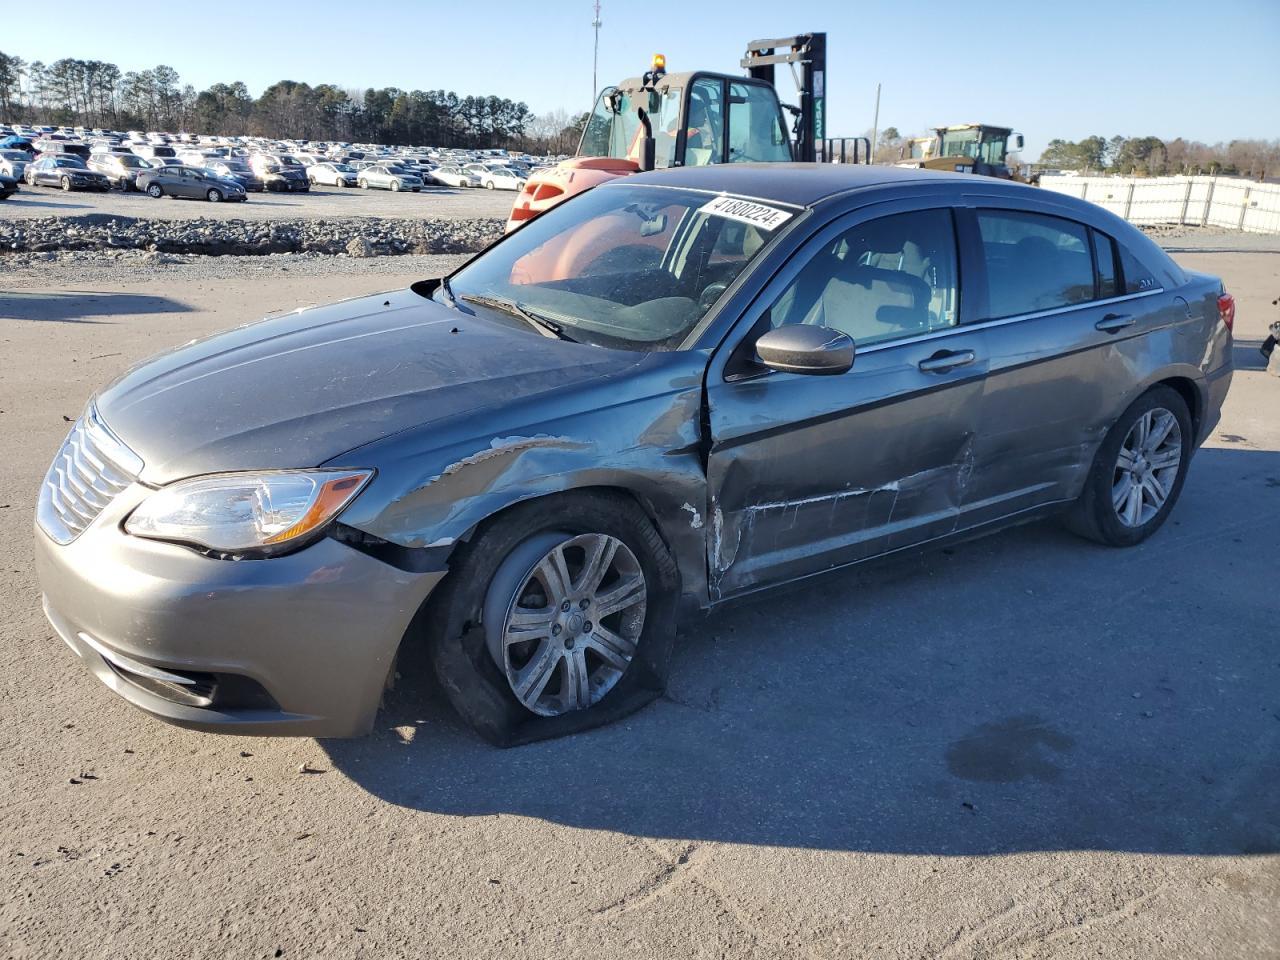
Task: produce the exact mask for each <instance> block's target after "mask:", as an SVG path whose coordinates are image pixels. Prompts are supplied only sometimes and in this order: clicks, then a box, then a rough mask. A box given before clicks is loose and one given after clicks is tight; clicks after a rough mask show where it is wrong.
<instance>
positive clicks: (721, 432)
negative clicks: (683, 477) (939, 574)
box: [707, 201, 986, 598]
mask: <svg viewBox="0 0 1280 960" xmlns="http://www.w3.org/2000/svg"><path fill="white" fill-rule="evenodd" d="M935 202H937V201H935ZM874 209H875V211H876V212H875V213H871V212H868V211H867V210H862V211H858V212H857V213H854V214H850V215H847V216H845V217H843V218H841V219H838V220H836V221H835V222H834V223H831V224H830V225H828V226H826V227H825V228H823V229H821V230H820V231H819V232H818V233H817V234H816V235H815V236H814V237H813V238H812V239H811V240H810V241H808V242H807V243H806V245H805V246H804V247H803V248H802V249H801V250H800V251H798V252H797V254H796V255H795V256H794V257H792V258H791V260H790V261H789V262H788V265H787V266H785V267H784V268H783V269H782V270H781V271H780V272H779V273H778V275H777V276H776V277H775V278H774V279H773V280H772V281H771V282H770V283H769V285H768V286H766V288H765V289H764V290H763V292H762V294H761V296H760V297H759V298H757V300H756V304H755V305H754V306H753V307H752V308H751V310H752V312H749V313H748V314H747V316H745V317H744V318H743V320H742V321H741V322H740V323H739V325H738V327H737V329H736V330H735V333H734V334H733V335H731V337H730V341H729V342H727V343H726V346H725V348H723V349H722V350H721V352H720V353H719V354H717V357H716V358H715V359H714V360H713V362H712V364H711V366H710V368H709V371H708V379H707V398H708V408H709V417H710V433H711V449H710V451H709V454H708V466H707V480H708V490H709V501H710V502H709V512H710V521H711V523H710V526H711V536H710V537H709V544H708V567H709V573H710V582H711V586H712V596H713V598H721V597H728V596H732V595H734V594H737V593H742V592H745V591H748V590H751V589H754V588H755V587H757V586H761V585H764V584H767V583H770V582H776V581H782V580H789V579H794V578H796V577H802V576H806V575H808V574H811V573H815V572H818V571H821V570H826V569H829V568H831V567H835V566H839V565H842V564H846V563H851V562H854V561H857V560H861V559H864V558H866V557H870V556H873V555H875V554H879V553H884V552H886V551H889V550H893V549H897V548H899V547H903V546H907V545H909V544H913V543H918V542H922V541H925V540H929V539H932V538H934V537H937V536H941V535H945V534H946V533H949V532H950V531H952V530H954V529H955V528H956V526H957V524H958V523H959V522H960V520H961V516H962V515H963V513H964V509H965V503H966V498H967V493H966V489H967V484H968V479H969V474H970V470H971V458H972V451H973V445H974V442H975V436H976V434H977V432H978V424H979V416H980V407H981V400H982V381H983V376H984V374H985V372H986V350H985V347H984V343H983V334H982V332H981V331H980V330H974V329H972V328H969V327H966V326H963V325H961V321H962V319H964V314H963V312H962V311H963V310H964V298H963V296H962V294H961V290H960V288H959V275H960V270H959V256H958V253H957V245H956V236H955V231H954V219H953V212H952V210H951V209H950V208H949V207H946V206H937V207H931V206H927V205H921V204H920V203H919V202H914V203H911V202H905V201H899V202H894V203H886V204H881V205H877V206H876V207H875V208H874ZM787 323H810V324H817V325H820V326H826V327H831V328H834V329H837V330H840V331H842V332H844V333H847V334H849V335H850V336H851V337H852V338H853V339H854V341H855V343H856V345H857V348H858V349H857V355H856V358H855V360H854V365H853V369H852V370H850V371H849V372H848V373H845V374H843V375H840V376H808V375H801V374H790V373H784V372H779V371H770V370H767V369H766V368H763V367H762V366H761V365H759V363H758V362H757V361H756V360H755V350H754V343H755V340H756V339H757V338H758V337H759V336H760V335H761V334H762V333H763V332H765V331H766V330H768V329H771V328H773V327H776V326H780V325H782V324H787ZM735 337H736V338H737V339H736V342H734V338H735Z"/></svg>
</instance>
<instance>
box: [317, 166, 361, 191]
mask: <svg viewBox="0 0 1280 960" xmlns="http://www.w3.org/2000/svg"><path fill="white" fill-rule="evenodd" d="M307 179H308V180H310V181H311V185H312V186H313V187H314V186H315V185H316V184H324V185H325V186H327V187H354V186H355V185H356V184H357V183H359V182H360V178H359V177H358V176H357V174H356V168H355V167H353V166H351V164H349V163H339V162H337V161H334V160H326V161H325V162H324V163H313V164H312V165H311V166H309V167H307Z"/></svg>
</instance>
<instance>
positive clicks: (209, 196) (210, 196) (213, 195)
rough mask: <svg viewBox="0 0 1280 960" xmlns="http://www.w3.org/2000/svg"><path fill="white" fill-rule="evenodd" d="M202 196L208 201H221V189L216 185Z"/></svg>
mask: <svg viewBox="0 0 1280 960" xmlns="http://www.w3.org/2000/svg"><path fill="white" fill-rule="evenodd" d="M204 196H205V199H206V200H208V201H209V202H210V203H221V202H222V191H221V190H218V189H217V188H216V187H215V188H214V189H212V190H210V191H209V192H208V193H206V194H205V195H204Z"/></svg>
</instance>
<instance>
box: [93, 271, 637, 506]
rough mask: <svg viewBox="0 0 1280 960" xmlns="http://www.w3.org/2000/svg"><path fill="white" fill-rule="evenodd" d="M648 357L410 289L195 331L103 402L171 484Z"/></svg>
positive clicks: (312, 450)
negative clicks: (206, 334) (203, 335)
mask: <svg viewBox="0 0 1280 960" xmlns="http://www.w3.org/2000/svg"><path fill="white" fill-rule="evenodd" d="M513 322H514V321H513ZM643 356H644V355H643V354H639V353H633V352H630V351H616V350H607V349H603V348H600V347H592V346H587V345H584V344H575V343H570V342H568V341H563V340H553V339H549V338H547V337H544V336H541V335H540V334H538V333H536V332H534V331H532V330H529V331H526V330H524V329H521V328H519V327H516V326H512V325H511V324H509V323H508V322H506V321H503V320H495V319H488V318H485V317H473V316H470V315H468V314H464V313H461V312H459V311H457V310H452V309H450V308H448V307H445V306H443V305H441V304H437V303H435V302H433V301H430V300H427V299H425V298H424V297H421V296H419V295H418V294H416V293H414V292H413V291H412V290H401V291H397V292H394V293H389V294H378V295H376V296H372V297H363V298H361V299H357V300H348V301H344V302H340V303H335V304H331V305H328V306H324V307H314V308H311V309H308V310H300V311H297V312H295V313H291V314H287V315H285V316H282V317H275V318H272V319H268V320H264V321H261V322H259V323H254V324H249V325H246V326H243V327H239V328H236V329H234V330H231V331H228V332H226V333H223V334H219V335H217V336H214V337H210V338H208V339H206V340H198V341H193V342H192V343H189V344H187V345H185V346H183V347H180V348H178V349H177V350H174V351H172V352H170V353H167V354H163V355H161V356H159V357H157V358H155V359H153V360H150V361H147V362H145V363H143V364H141V365H139V366H137V367H134V368H133V369H132V370H130V371H128V372H127V373H125V374H124V375H123V376H122V377H121V378H120V379H118V380H117V381H116V382H115V383H113V384H111V385H110V386H109V387H107V388H106V389H105V390H103V391H102V392H101V393H100V394H99V396H98V397H97V400H96V403H97V408H98V412H99V414H100V416H101V417H102V419H103V420H104V421H105V422H106V423H107V424H108V425H109V426H110V427H111V429H112V430H113V431H115V433H116V434H117V435H118V436H119V437H120V439H121V440H123V441H124V442H125V443H126V444H127V445H128V446H129V447H130V448H131V449H133V451H134V452H135V453H137V454H138V456H140V457H141V458H142V460H143V461H144V463H145V464H146V466H145V468H144V470H143V472H142V479H143V480H144V481H146V482H149V483H156V484H161V483H168V482H170V481H172V480H177V479H180V478H182V477H189V476H194V475H197V474H202V473H214V472H219V471H228V470H246V469H280V468H290V467H311V466H317V465H319V464H322V463H324V462H326V461H328V460H331V459H333V458H334V457H337V456H339V455H340V454H343V453H345V452H346V451H348V450H351V449H353V448H355V447H358V446H362V445H364V444H367V443H371V442H373V441H375V440H379V439H381V438H383V437H386V436H389V435H390V434H393V433H396V432H399V431H401V430H405V429H407V428H410V427H419V426H422V425H426V424H431V423H433V422H438V421H444V420H446V419H448V418H451V417H457V416H467V417H471V416H473V415H475V414H476V413H478V412H480V411H482V410H485V409H489V408H494V407H499V406H513V407H514V406H517V405H519V404H520V403H521V402H522V401H524V400H526V399H528V398H530V397H533V396H535V395H537V394H540V393H545V392H548V391H553V390H564V389H568V388H572V387H573V386H575V385H578V384H583V383H586V382H588V381H591V380H595V379H597V378H600V377H605V376H609V375H612V374H616V373H618V372H620V371H622V370H625V369H627V368H629V367H631V366H634V365H635V364H636V363H638V362H639V360H640V359H642V358H643Z"/></svg>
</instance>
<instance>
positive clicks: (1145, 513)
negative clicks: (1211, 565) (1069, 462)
mask: <svg viewBox="0 0 1280 960" xmlns="http://www.w3.org/2000/svg"><path fill="white" fill-rule="evenodd" d="M1193 430H1194V426H1193V424H1192V422H1191V413H1190V411H1189V410H1188V409H1187V403H1186V401H1185V400H1183V399H1182V395H1181V394H1179V393H1178V391H1176V390H1174V389H1173V388H1172V387H1166V386H1156V387H1152V388H1151V389H1150V390H1148V391H1147V392H1146V393H1144V394H1143V395H1142V396H1140V397H1139V398H1138V399H1137V400H1135V401H1134V402H1133V403H1132V404H1130V405H1129V408H1128V409H1127V410H1125V412H1124V413H1122V414H1121V415H1120V417H1119V419H1117V420H1116V422H1115V423H1114V424H1113V425H1112V427H1111V429H1110V431H1108V433H1107V436H1106V439H1105V440H1103V441H1102V446H1100V447H1099V448H1098V452H1097V454H1096V455H1095V457H1094V459H1093V466H1092V467H1091V468H1090V469H1089V476H1088V477H1087V478H1086V480H1085V485H1084V490H1083V491H1082V492H1081V494H1080V498H1079V499H1078V500H1077V501H1076V502H1075V504H1073V505H1072V507H1071V509H1070V511H1069V512H1068V513H1067V516H1066V525H1067V528H1068V529H1069V530H1071V531H1072V532H1073V533H1075V534H1078V535H1079V536H1082V537H1085V538H1087V539H1089V540H1094V541H1096V542H1098V543H1103V544H1106V545H1107V546H1111V547H1132V546H1134V545H1136V544H1139V543H1141V542H1142V541H1143V540H1146V539H1147V538H1148V537H1150V536H1151V535H1152V534H1153V533H1155V532H1156V531H1157V530H1159V529H1160V527H1161V526H1162V525H1163V524H1164V522H1165V520H1167V519H1168V517H1169V514H1170V513H1171V512H1172V510H1173V505H1174V504H1175V503H1176V502H1177V500H1178V496H1179V494H1180V493H1181V492H1182V484H1183V481H1184V480H1185V479H1186V475H1187V467H1188V466H1189V465H1190V462H1191V454H1192V452H1193V450H1194V446H1193V444H1194V434H1193Z"/></svg>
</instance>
